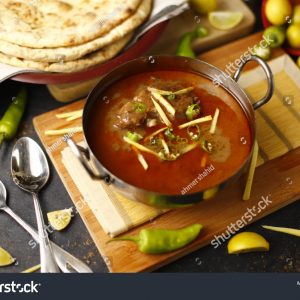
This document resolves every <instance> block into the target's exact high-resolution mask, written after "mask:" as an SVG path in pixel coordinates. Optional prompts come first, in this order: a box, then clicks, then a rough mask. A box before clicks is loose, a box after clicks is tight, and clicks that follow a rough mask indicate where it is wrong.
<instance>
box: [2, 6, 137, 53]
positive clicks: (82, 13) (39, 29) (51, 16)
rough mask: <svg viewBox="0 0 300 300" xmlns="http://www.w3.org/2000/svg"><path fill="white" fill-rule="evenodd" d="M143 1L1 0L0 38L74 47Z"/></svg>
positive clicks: (102, 31)
mask: <svg viewBox="0 0 300 300" xmlns="http://www.w3.org/2000/svg"><path fill="white" fill-rule="evenodd" d="M141 2H142V0H126V1H125V0H61V1H58V0H1V1H0V40H4V41H7V42H10V43H13V44H17V45H20V46H25V47H30V48H57V47H66V46H75V45H80V44H83V43H86V42H88V41H91V40H93V39H95V38H97V37H100V36H103V35H105V34H106V33H107V32H109V31H111V30H112V29H113V28H114V27H115V26H117V25H119V24H120V23H122V22H123V21H125V20H126V19H128V18H129V17H130V16H131V15H132V14H133V13H134V12H135V11H136V10H137V8H138V6H139V5H140V3H141Z"/></svg>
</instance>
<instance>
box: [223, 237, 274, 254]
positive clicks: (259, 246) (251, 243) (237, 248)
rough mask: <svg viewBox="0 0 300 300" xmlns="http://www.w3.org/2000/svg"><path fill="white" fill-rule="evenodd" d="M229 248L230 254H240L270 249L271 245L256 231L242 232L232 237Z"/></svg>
mask: <svg viewBox="0 0 300 300" xmlns="http://www.w3.org/2000/svg"><path fill="white" fill-rule="evenodd" d="M227 249H228V253H229V254H239V253H246V252H255V251H269V249H270V245H269V243H268V242H267V241H266V239H265V238H264V237H263V236H261V235H259V234H257V233H255V232H241V233H238V234H236V235H235V236H234V237H233V238H231V239H230V241H229V242H228V245H227Z"/></svg>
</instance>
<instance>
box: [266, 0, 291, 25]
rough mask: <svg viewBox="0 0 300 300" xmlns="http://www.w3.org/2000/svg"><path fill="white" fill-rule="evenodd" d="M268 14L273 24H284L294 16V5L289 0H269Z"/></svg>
mask: <svg viewBox="0 0 300 300" xmlns="http://www.w3.org/2000/svg"><path fill="white" fill-rule="evenodd" d="M266 16H267V19H268V20H269V22H270V23H272V24H273V25H283V24H285V23H287V21H288V20H289V19H291V17H292V6H291V3H290V2H289V0H268V1H267V4H266Z"/></svg>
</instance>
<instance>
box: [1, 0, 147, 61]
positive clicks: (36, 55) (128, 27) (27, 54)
mask: <svg viewBox="0 0 300 300" xmlns="http://www.w3.org/2000/svg"><path fill="white" fill-rule="evenodd" d="M151 8H152V0H143V1H142V3H141V4H140V6H139V7H138V9H137V11H136V12H135V13H134V14H133V15H132V16H131V17H129V18H128V19H126V20H125V21H124V22H123V23H121V24H120V25H118V26H117V27H115V28H113V29H112V30H111V31H110V32H109V33H107V34H105V35H104V36H101V37H99V38H97V39H95V40H92V41H90V42H87V43H86V44H82V45H78V46H73V47H59V48H53V49H50V48H49V49H48V48H47V49H46V48H45V49H33V48H28V47H22V46H18V45H16V44H12V43H9V42H6V41H1V40H0V52H2V53H4V54H7V55H9V56H14V57H19V58H24V59H27V60H32V61H38V62H58V61H61V60H62V59H63V60H64V61H72V60H76V59H79V58H81V57H83V56H85V55H87V54H89V53H91V52H94V51H96V50H99V49H101V48H103V47H105V46H107V45H109V44H112V43H114V42H115V41H117V40H119V39H121V38H122V37H124V36H125V35H126V34H128V33H130V32H132V31H133V30H134V29H136V28H137V27H138V26H140V25H141V24H142V23H143V22H144V21H145V20H146V19H147V17H148V16H149V14H150V12H151Z"/></svg>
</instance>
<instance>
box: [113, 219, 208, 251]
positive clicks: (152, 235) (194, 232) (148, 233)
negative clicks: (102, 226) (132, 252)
mask: <svg viewBox="0 0 300 300" xmlns="http://www.w3.org/2000/svg"><path fill="white" fill-rule="evenodd" d="M202 227H203V226H202V225H201V224H194V225H191V226H188V227H185V228H182V229H178V230H166V229H142V230H141V231H140V233H139V235H138V236H127V237H126V236H125V237H120V238H114V239H112V240H110V242H111V241H132V242H134V243H136V244H137V245H138V248H139V250H140V251H141V252H143V253H146V254H159V253H167V252H171V251H175V250H177V249H180V248H182V247H184V246H186V245H188V244H189V243H191V242H192V241H194V240H195V239H196V238H197V236H198V235H199V233H200V231H201V229H202Z"/></svg>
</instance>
